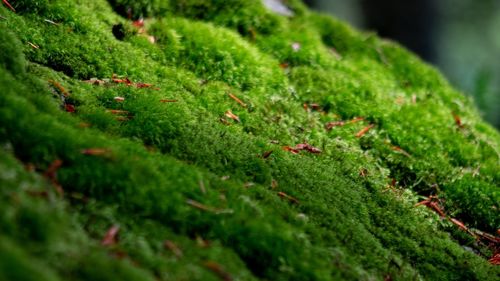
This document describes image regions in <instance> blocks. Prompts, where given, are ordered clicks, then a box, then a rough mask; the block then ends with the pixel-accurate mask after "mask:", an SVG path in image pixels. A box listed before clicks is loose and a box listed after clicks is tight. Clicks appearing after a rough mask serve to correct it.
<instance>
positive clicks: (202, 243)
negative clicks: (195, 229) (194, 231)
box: [196, 235, 211, 248]
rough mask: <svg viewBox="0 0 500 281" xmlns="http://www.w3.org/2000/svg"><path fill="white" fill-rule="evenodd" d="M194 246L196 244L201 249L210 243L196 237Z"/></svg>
mask: <svg viewBox="0 0 500 281" xmlns="http://www.w3.org/2000/svg"><path fill="white" fill-rule="evenodd" d="M196 244H198V246H199V247H201V248H208V247H210V244H211V243H210V241H208V240H205V239H203V237H201V236H199V235H196Z"/></svg>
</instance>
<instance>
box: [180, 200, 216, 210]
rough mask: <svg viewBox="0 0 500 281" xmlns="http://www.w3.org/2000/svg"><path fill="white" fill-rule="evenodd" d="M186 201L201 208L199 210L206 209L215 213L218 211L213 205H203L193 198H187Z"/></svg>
mask: <svg viewBox="0 0 500 281" xmlns="http://www.w3.org/2000/svg"><path fill="white" fill-rule="evenodd" d="M186 203H187V204H188V205H189V206H191V207H194V208H196V209H199V210H202V211H206V212H210V213H215V212H216V211H217V210H216V209H215V208H212V207H210V206H207V205H203V204H201V203H200V202H198V201H195V200H192V199H187V200H186Z"/></svg>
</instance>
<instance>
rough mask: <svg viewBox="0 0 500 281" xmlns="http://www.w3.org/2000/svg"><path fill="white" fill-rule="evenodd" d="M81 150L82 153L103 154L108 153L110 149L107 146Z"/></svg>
mask: <svg viewBox="0 0 500 281" xmlns="http://www.w3.org/2000/svg"><path fill="white" fill-rule="evenodd" d="M81 152H82V154H83V155H91V156H103V155H107V154H109V152H110V151H109V149H107V148H87V149H83V150H82V151H81Z"/></svg>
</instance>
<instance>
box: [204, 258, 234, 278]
mask: <svg viewBox="0 0 500 281" xmlns="http://www.w3.org/2000/svg"><path fill="white" fill-rule="evenodd" d="M203 266H205V267H206V268H207V269H209V270H211V271H212V272H213V273H215V274H216V275H217V276H219V278H220V279H221V280H224V281H232V280H233V277H232V276H231V275H230V274H229V273H228V272H226V271H225V270H224V268H222V266H221V265H220V264H218V263H216V262H214V261H206V262H204V263H203Z"/></svg>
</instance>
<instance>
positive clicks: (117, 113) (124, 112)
mask: <svg viewBox="0 0 500 281" xmlns="http://www.w3.org/2000/svg"><path fill="white" fill-rule="evenodd" d="M106 112H108V113H111V114H115V115H121V114H129V113H130V112H128V111H126V110H119V109H107V110H106Z"/></svg>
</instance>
